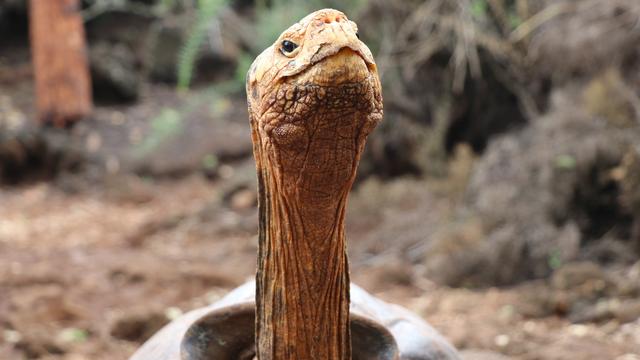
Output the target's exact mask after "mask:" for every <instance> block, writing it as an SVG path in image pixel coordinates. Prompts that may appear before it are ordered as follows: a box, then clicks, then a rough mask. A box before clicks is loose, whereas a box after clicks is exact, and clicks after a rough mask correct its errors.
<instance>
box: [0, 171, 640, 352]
mask: <svg viewBox="0 0 640 360" xmlns="http://www.w3.org/2000/svg"><path fill="white" fill-rule="evenodd" d="M398 181H404V184H402V185H406V184H407V181H408V182H409V183H413V187H415V188H417V187H418V186H417V185H419V183H416V182H415V181H413V180H398ZM378 186H383V187H388V188H389V189H392V188H393V187H394V186H395V187H396V188H398V187H399V186H398V185H397V184H396V185H394V184H393V183H391V184H382V185H378ZM221 188H223V186H222V184H221V182H220V181H218V182H211V181H210V180H207V179H206V178H205V177H202V176H190V177H187V178H183V179H181V180H166V181H148V180H147V181H144V180H140V179H138V178H133V177H129V178H121V179H120V180H118V181H113V182H111V183H109V184H107V185H105V186H101V187H100V188H97V187H92V188H91V190H90V191H81V192H78V193H69V192H68V191H65V190H64V189H63V188H61V187H60V186H59V185H57V184H56V183H40V184H33V185H29V186H24V187H21V188H11V189H3V190H1V191H0V199H1V201H2V207H1V208H0V293H2V294H3V296H2V297H0V327H2V332H3V336H2V337H0V358H3V359H22V358H38V359H74V360H79V359H124V358H126V357H127V356H128V355H130V354H131V353H132V352H133V351H134V350H135V349H136V347H137V346H138V345H139V344H140V343H141V342H142V341H144V339H145V338H146V337H148V336H150V334H152V333H153V332H154V331H155V330H156V329H157V328H158V327H160V326H161V325H162V324H163V323H165V322H166V321H168V319H170V318H172V317H174V316H176V315H177V314H180V313H182V312H184V311H188V310H189V309H192V308H195V307H197V306H202V305H203V304H206V303H209V302H212V301H215V300H216V299H218V298H219V297H220V296H222V295H223V294H224V293H225V292H226V291H228V290H229V289H231V288H233V287H234V286H236V285H239V284H241V283H242V282H243V281H245V280H246V279H248V278H250V277H251V276H252V275H253V273H254V271H255V261H256V258H255V254H256V245H257V239H256V227H255V223H256V221H255V217H256V211H255V208H254V207H253V205H252V204H251V202H244V203H243V202H241V201H236V202H235V203H234V204H233V206H235V209H232V208H231V207H230V206H231V205H232V204H231V203H228V204H225V203H224V202H216V201H217V200H215V199H219V198H220V189H221ZM367 188H370V186H366V185H365V186H360V188H359V189H358V190H357V191H356V192H355V193H354V196H353V197H352V204H351V205H352V206H351V208H352V209H354V210H357V209H361V208H363V207H366V206H368V205H369V204H370V202H371V198H370V196H371V193H369V192H368V191H366V190H367ZM419 192H420V193H422V194H423V195H422V196H424V193H426V192H428V190H427V191H425V190H424V189H423V190H419ZM431 200H432V201H433V204H434V207H436V208H437V207H441V208H442V207H446V206H447V205H446V199H443V198H438V195H433V198H432V199H431ZM417 202H419V201H417ZM417 202H416V203H417ZM416 205H417V204H415V203H414V204H411V203H408V204H407V203H406V202H403V201H397V202H393V201H392V202H391V203H390V204H389V206H387V207H386V208H384V217H393V216H403V215H402V214H410V213H411V211H412V209H415V207H416ZM379 213H382V211H381V210H372V211H371V212H370V213H368V214H367V213H366V212H365V213H364V214H362V215H361V216H358V214H357V213H356V212H354V211H351V213H350V214H349V216H350V220H349V221H350V222H349V227H348V231H349V234H350V250H351V258H352V260H353V266H352V274H353V280H354V282H356V283H358V284H361V285H362V286H364V287H365V288H367V289H368V290H369V291H371V292H373V293H374V294H376V295H378V296H380V297H381V298H383V299H385V300H388V301H392V302H395V303H399V304H402V305H405V306H407V307H408V308H410V309H412V310H414V311H416V312H417V313H419V314H421V315H423V316H424V318H426V319H427V320H428V321H429V322H430V323H431V324H432V325H433V326H435V327H436V328H437V329H438V330H440V331H441V332H442V333H443V334H444V335H445V336H446V337H447V338H449V339H450V340H451V341H452V342H453V343H454V344H455V345H456V346H457V347H458V348H460V349H461V350H462V351H463V354H467V355H468V357H467V358H469V359H474V358H475V359H479V358H482V357H481V356H488V355H487V354H486V353H484V354H483V353H482V352H480V351H479V350H484V351H490V352H492V353H494V354H497V353H500V354H504V355H507V356H509V358H514V359H637V355H633V354H640V320H635V321H631V322H627V323H626V324H623V323H621V322H620V321H618V320H615V319H614V320H609V321H606V322H603V323H587V324H572V323H571V322H570V321H569V320H568V319H567V318H565V317H563V316H558V315H550V316H542V317H538V316H535V317H534V316H529V315H528V314H527V312H526V311H523V310H522V309H525V308H526V307H527V306H528V305H530V303H531V296H530V293H531V288H532V287H535V286H540V287H541V288H547V287H548V286H547V285H546V284H540V282H538V283H536V282H529V283H523V284H521V285H518V286H516V287H512V288H488V289H476V290H473V289H464V288H458V289H454V288H447V287H441V286H438V285H436V284H435V283H433V282H430V281H429V280H426V279H424V278H423V277H421V276H419V273H420V266H419V265H412V263H411V262H410V261H407V260H406V259H404V258H403V257H404V255H403V254H402V253H400V254H399V253H398V252H397V251H391V250H393V249H397V247H396V246H394V242H393V241H392V240H391V241H389V239H387V241H386V242H385V243H384V244H380V243H379V242H376V240H375V237H372V236H370V235H371V233H375V232H377V231H378V229H377V228H380V227H383V226H384V225H380V226H378V227H377V228H376V226H374V227H370V226H368V225H369V223H370V220H367V219H368V218H376V217H377V216H378V215H379ZM434 213H435V212H434ZM203 214H205V215H203ZM427 216H428V215H427ZM435 220H437V219H435ZM383 223H384V222H383ZM141 238H142V239H143V241H140V240H139V239H141ZM408 248H410V247H408ZM492 356H495V355H492Z"/></svg>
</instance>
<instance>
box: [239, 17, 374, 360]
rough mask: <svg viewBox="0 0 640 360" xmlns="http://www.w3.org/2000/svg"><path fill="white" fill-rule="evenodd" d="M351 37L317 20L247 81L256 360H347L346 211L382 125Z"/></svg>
mask: <svg viewBox="0 0 640 360" xmlns="http://www.w3.org/2000/svg"><path fill="white" fill-rule="evenodd" d="M356 33H357V28H356V25H355V24H354V23H352V22H350V21H349V20H347V19H346V17H345V16H344V14H342V13H340V12H338V11H335V10H321V11H318V12H316V13H313V14H311V15H309V16H308V17H306V18H305V19H303V20H302V21H301V22H300V23H298V24H295V25H293V26H292V27H291V28H290V29H288V30H287V31H285V32H284V33H283V34H282V35H281V37H280V39H278V41H277V42H276V43H275V44H274V45H273V46H272V47H270V48H268V49H267V50H265V52H263V53H262V54H261V55H260V56H259V57H258V58H257V59H256V61H255V62H254V64H253V65H252V67H251V70H250V71H249V75H248V80H247V94H248V98H249V113H250V116H251V125H252V140H253V142H254V155H255V158H256V166H257V171H258V182H259V185H258V186H259V208H260V215H259V216H260V229H259V232H260V237H259V238H260V239H259V242H260V243H259V255H258V274H257V294H256V302H257V316H256V334H257V342H256V343H257V347H258V349H257V350H258V358H259V359H261V360H274V359H277V360H285V359H286V360H289V359H291V360H293V359H319V360H330V359H331V360H336V359H351V341H350V334H349V269H348V261H347V255H346V241H345V233H344V219H345V206H346V202H347V196H348V193H349V190H350V189H351V185H352V184H353V180H354V178H355V174H356V169H357V166H358V162H359V160H360V155H361V154H362V151H363V149H364V144H365V140H366V137H367V135H368V134H369V133H370V132H371V130H372V129H373V128H374V127H375V125H376V124H377V123H378V122H379V121H380V120H381V118H382V98H381V94H380V82H379V80H378V75H377V71H376V68H375V64H374V62H373V59H372V58H371V55H370V52H369V50H368V49H367V48H366V45H364V44H363V43H362V42H360V41H359V40H358V39H357V36H356ZM286 41H289V42H292V43H294V44H295V45H296V46H295V47H294V46H284V44H286V43H285V42H286ZM287 45H290V44H287ZM292 47H294V49H293V50H291V48H292ZM289 50H291V51H289Z"/></svg>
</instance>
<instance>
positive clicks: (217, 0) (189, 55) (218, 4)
mask: <svg viewBox="0 0 640 360" xmlns="http://www.w3.org/2000/svg"><path fill="white" fill-rule="evenodd" d="M229 1H230V0H198V4H197V9H196V19H195V22H194V24H193V27H192V28H191V31H190V33H189V36H188V37H187V40H186V42H185V44H184V46H183V47H182V50H181V51H180V54H179V58H178V66H177V71H178V89H179V90H186V89H188V88H189V85H190V84H191V77H192V76H193V69H194V65H195V63H196V60H197V58H198V53H199V50H200V46H201V45H202V43H203V42H204V40H205V39H206V36H207V28H208V26H209V24H210V22H211V20H212V19H213V18H214V17H215V16H216V15H217V14H218V13H219V12H220V9H222V7H224V6H226V5H228V3H229Z"/></svg>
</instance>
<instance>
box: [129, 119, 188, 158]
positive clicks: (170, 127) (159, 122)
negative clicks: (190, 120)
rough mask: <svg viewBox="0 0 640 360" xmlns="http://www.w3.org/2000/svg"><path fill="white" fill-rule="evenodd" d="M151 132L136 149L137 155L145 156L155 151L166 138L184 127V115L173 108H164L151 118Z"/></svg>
mask: <svg viewBox="0 0 640 360" xmlns="http://www.w3.org/2000/svg"><path fill="white" fill-rule="evenodd" d="M150 124H151V132H150V133H149V135H148V136H147V137H146V138H145V139H144V140H143V141H142V142H141V143H140V145H138V147H137V148H136V149H135V154H136V155H137V156H144V155H147V154H149V153H150V152H152V151H154V150H155V149H157V148H158V146H160V144H162V143H163V142H164V141H165V140H166V139H168V138H169V137H171V136H172V135H173V134H176V133H177V132H178V131H180V130H181V129H182V115H180V113H179V112H178V111H177V110H175V109H171V108H164V109H162V111H160V114H158V115H157V116H156V117H154V118H153V119H151V123H150Z"/></svg>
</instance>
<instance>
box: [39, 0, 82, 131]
mask: <svg viewBox="0 0 640 360" xmlns="http://www.w3.org/2000/svg"><path fill="white" fill-rule="evenodd" d="M79 3H80V1H79V0H31V2H30V27H31V29H30V30H31V50H32V55H33V68H34V76H35V92H36V98H37V100H36V107H37V116H38V119H39V121H40V122H41V123H43V124H53V125H55V126H58V127H65V126H68V125H69V124H71V123H72V122H74V121H78V120H80V119H82V118H84V117H86V116H88V115H89V114H90V112H91V108H92V104H91V80H90V75H89V65H88V60H87V49H86V42H85V32H84V24H83V22H82V17H81V16H80V4H79Z"/></svg>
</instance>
